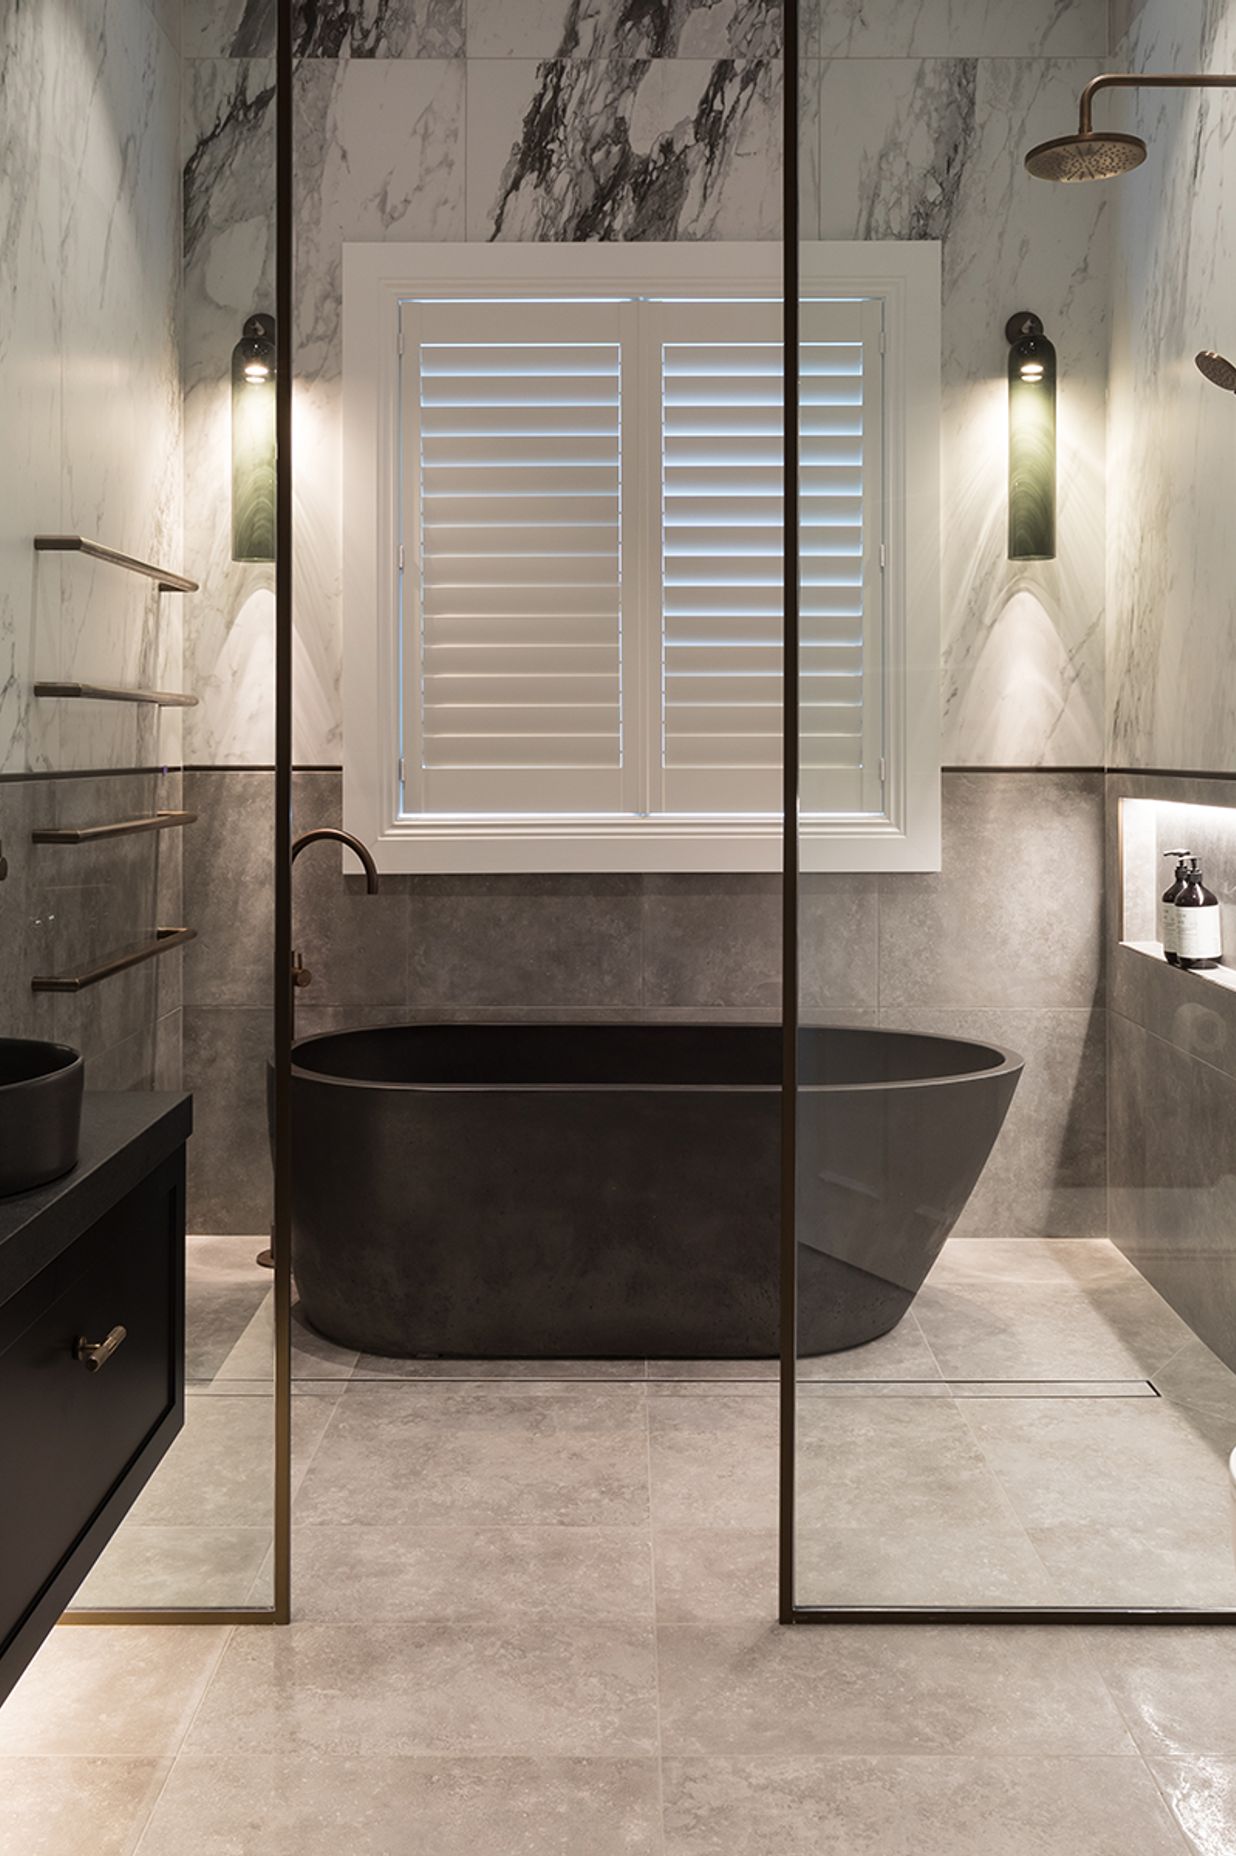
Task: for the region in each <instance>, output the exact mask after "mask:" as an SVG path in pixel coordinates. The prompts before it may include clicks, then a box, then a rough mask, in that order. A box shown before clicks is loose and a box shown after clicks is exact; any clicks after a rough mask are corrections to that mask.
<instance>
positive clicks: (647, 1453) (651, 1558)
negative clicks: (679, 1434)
mask: <svg viewBox="0 0 1236 1856" xmlns="http://www.w3.org/2000/svg"><path fill="white" fill-rule="evenodd" d="M645 1364H646V1363H645ZM644 1467H645V1474H646V1477H647V1489H648V1579H649V1594H650V1599H651V1611H652V1683H653V1706H654V1709H655V1713H656V1727H657V1750H656V1761H657V1825H658V1831H659V1836H660V1845H661V1856H664V1853H665V1848H666V1841H665V1745H664V1736H663V1733H662V1724H661V1641H660V1626H659V1622H658V1618H657V1549H656V1539H657V1534H656V1525H655V1521H654V1516H653V1490H652V1400H651V1399H650V1398H649V1397H648V1393H647V1391H645V1393H644Z"/></svg>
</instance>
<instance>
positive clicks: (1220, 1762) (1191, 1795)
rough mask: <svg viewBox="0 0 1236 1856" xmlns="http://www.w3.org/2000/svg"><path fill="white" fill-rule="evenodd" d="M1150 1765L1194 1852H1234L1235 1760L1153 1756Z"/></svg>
mask: <svg viewBox="0 0 1236 1856" xmlns="http://www.w3.org/2000/svg"><path fill="white" fill-rule="evenodd" d="M1150 1769H1151V1771H1152V1772H1153V1774H1154V1776H1155V1778H1156V1780H1157V1781H1158V1785H1159V1790H1160V1791H1161V1792H1162V1794H1163V1796H1164V1798H1165V1799H1166V1801H1167V1803H1168V1805H1169V1807H1170V1809H1171V1811H1172V1815H1173V1816H1174V1817H1175V1819H1176V1822H1177V1823H1178V1824H1179V1826H1180V1829H1181V1833H1182V1835H1183V1836H1184V1839H1185V1843H1186V1846H1187V1848H1188V1849H1190V1850H1192V1851H1193V1852H1194V1856H1232V1851H1233V1850H1236V1760H1231V1759H1154V1760H1151V1762H1150Z"/></svg>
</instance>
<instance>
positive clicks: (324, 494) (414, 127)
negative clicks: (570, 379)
mask: <svg viewBox="0 0 1236 1856" xmlns="http://www.w3.org/2000/svg"><path fill="white" fill-rule="evenodd" d="M296 106H297V134H296V147H297V157H296V186H297V263H298V289H297V308H296V332H295V340H296V369H297V379H298V385H297V402H296V442H297V446H298V451H297V456H298V460H299V468H298V471H297V485H296V496H297V504H296V535H297V555H296V580H297V589H298V594H297V612H296V641H297V657H296V685H295V697H296V717H295V739H296V754H297V757H298V758H299V759H301V760H304V761H308V762H312V763H329V762H332V761H338V760H339V759H340V758H341V753H342V728H341V722H340V703H341V698H340V680H341V657H342V644H341V637H340V627H341V619H340V599H341V579H342V564H341V547H342V541H341V527H340V510H341V504H342V486H341V482H340V399H341V395H340V375H341V367H342V353H341V343H340V328H341V310H342V288H343V246H344V243H345V241H364V240H370V241H380V240H383V239H391V240H396V241H400V242H408V241H411V242H415V241H417V240H435V241H442V240H446V241H449V240H452V239H461V238H462V237H463V236H464V168H463V161H464V68H463V65H462V63H460V62H458V61H456V62H451V61H448V60H444V59H421V60H418V61H411V60H406V59H405V60H397V59H387V60H372V61H364V60H356V59H353V60H346V59H344V60H340V61H338V62H333V61H328V60H322V61H319V62H310V63H308V64H306V65H304V66H302V68H301V70H300V73H299V77H298V84H297V96H296Z"/></svg>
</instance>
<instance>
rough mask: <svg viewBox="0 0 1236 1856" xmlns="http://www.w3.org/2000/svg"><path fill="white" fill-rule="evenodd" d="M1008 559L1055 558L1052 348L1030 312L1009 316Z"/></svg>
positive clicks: (1036, 319)
mask: <svg viewBox="0 0 1236 1856" xmlns="http://www.w3.org/2000/svg"><path fill="white" fill-rule="evenodd" d="M1004 333H1005V335H1006V337H1007V338H1008V342H1009V559H1010V561H1054V560H1055V558H1056V350H1055V349H1054V348H1053V346H1052V344H1051V343H1050V342H1049V341H1048V339H1047V337H1046V336H1045V335H1044V333H1043V324H1042V322H1041V321H1040V320H1039V318H1038V317H1037V316H1034V315H1031V313H1030V311H1029V310H1024V309H1022V310H1018V312H1017V314H1016V315H1015V316H1010V318H1009V321H1008V324H1007V326H1006V328H1005V331H1004Z"/></svg>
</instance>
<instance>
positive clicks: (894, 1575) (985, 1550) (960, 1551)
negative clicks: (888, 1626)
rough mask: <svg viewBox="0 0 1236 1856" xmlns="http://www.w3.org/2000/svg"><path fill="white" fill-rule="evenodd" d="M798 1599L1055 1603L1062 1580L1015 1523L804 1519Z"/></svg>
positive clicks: (806, 1602) (824, 1601) (799, 1549)
mask: <svg viewBox="0 0 1236 1856" xmlns="http://www.w3.org/2000/svg"><path fill="white" fill-rule="evenodd" d="M795 1559H796V1567H797V1571H796V1579H795V1589H796V1595H797V1601H798V1603H799V1604H800V1605H821V1606H828V1605H852V1606H859V1607H862V1606H868V1605H877V1606H878V1605H908V1606H931V1605H962V1606H969V1605H1052V1604H1058V1603H1059V1602H1060V1589H1059V1584H1058V1581H1057V1580H1056V1579H1055V1578H1054V1577H1053V1576H1052V1574H1051V1573H1050V1572H1049V1571H1048V1570H1047V1568H1046V1567H1045V1566H1044V1564H1043V1562H1042V1560H1041V1559H1040V1558H1039V1556H1038V1554H1037V1553H1036V1552H1035V1549H1034V1546H1033V1544H1032V1543H1031V1541H1030V1539H1029V1538H1028V1536H1027V1535H1026V1534H1025V1532H1024V1531H1023V1530H1022V1529H1021V1528H1020V1527H1017V1526H1016V1525H1014V1526H1011V1527H1010V1526H1007V1525H1005V1526H994V1527H984V1526H981V1525H970V1526H959V1527H949V1526H947V1525H944V1524H933V1525H931V1526H916V1527H904V1528H903V1527H889V1528H881V1527H820V1528H813V1527H808V1526H806V1525H803V1526H800V1528H799V1529H798V1534H797V1541H796V1546H795Z"/></svg>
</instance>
